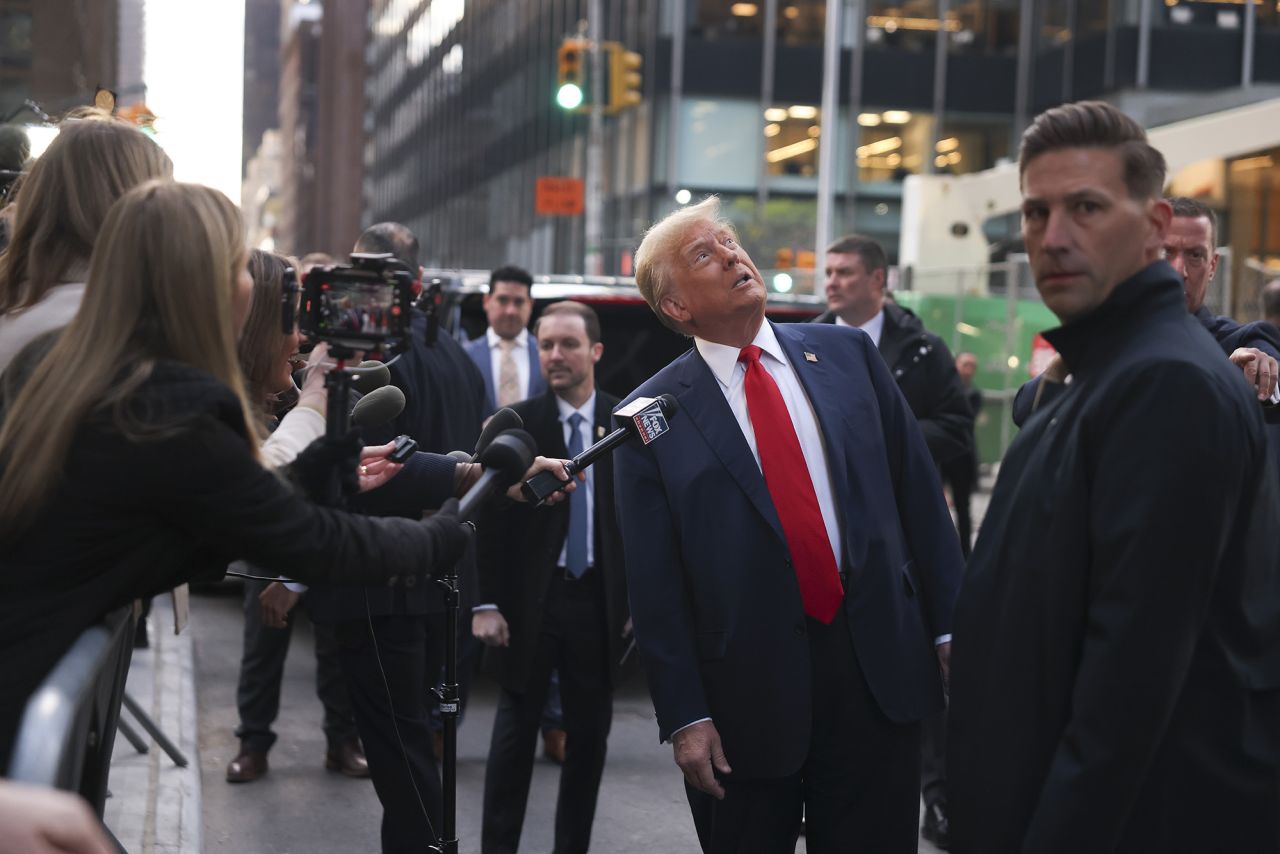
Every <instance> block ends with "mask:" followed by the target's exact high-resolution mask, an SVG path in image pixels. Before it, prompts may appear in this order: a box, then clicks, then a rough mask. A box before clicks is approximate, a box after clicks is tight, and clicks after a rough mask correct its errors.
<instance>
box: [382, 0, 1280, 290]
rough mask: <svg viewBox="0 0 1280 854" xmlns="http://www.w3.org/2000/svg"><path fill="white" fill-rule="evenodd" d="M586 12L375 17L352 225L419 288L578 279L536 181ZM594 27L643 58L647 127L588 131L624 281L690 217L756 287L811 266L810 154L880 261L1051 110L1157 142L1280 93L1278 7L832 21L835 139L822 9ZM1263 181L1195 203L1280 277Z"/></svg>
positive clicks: (1080, 5)
mask: <svg viewBox="0 0 1280 854" xmlns="http://www.w3.org/2000/svg"><path fill="white" fill-rule="evenodd" d="M590 5H591V4H590V3H589V2H588V0H528V2H522V3H519V4H511V3H505V2H500V0H470V2H465V3H464V2H463V0H431V2H425V0H374V2H373V3H372V5H371V10H370V17H369V50H368V64H369V68H368V81H367V99H368V111H369V116H370V128H371V131H370V137H369V142H368V145H367V147H366V157H365V166H366V171H367V177H366V182H365V186H366V192H367V198H366V204H367V206H368V217H369V218H372V219H395V220H399V221H402V222H405V223H407V224H409V225H410V226H411V227H413V228H414V230H415V231H417V232H418V234H419V235H420V237H421V238H422V241H423V245H424V249H425V254H426V256H427V257H428V259H429V260H430V262H431V263H434V264H439V265H450V266H454V265H456V266H463V267H482V268H483V267H491V266H494V265H496V264H499V263H502V262H504V261H513V262H518V263H523V264H525V265H527V266H529V267H531V268H532V269H535V270H537V271H539V272H575V271H580V270H581V269H582V263H583V262H582V257H583V246H582V241H583V238H582V233H583V223H582V218H581V217H560V216H543V215H538V214H537V213H536V212H535V208H534V188H535V182H536V179H537V178H538V177H539V176H579V177H581V176H582V175H583V170H584V166H585V157H586V133H587V118H586V117H585V116H583V115H579V114H574V113H569V112H566V111H564V110H562V109H560V108H559V107H557V106H556V105H555V103H554V93H555V85H556V49H557V47H558V46H559V44H560V43H561V40H562V39H563V38H564V37H566V36H569V35H573V34H576V33H578V32H579V28H580V21H582V19H583V18H584V17H585V16H586V15H587V14H588V9H589V7H590ZM598 5H599V6H602V7H603V20H602V21H601V28H602V32H603V35H604V38H606V39H609V40H614V41H619V42H622V43H623V44H624V45H626V46H627V47H628V48H629V49H631V50H634V51H637V52H639V53H641V54H642V55H643V56H644V69H643V75H644V101H643V103H642V104H641V105H640V106H639V107H638V108H636V109H632V110H628V111H626V112H623V113H621V114H619V115H616V116H612V117H609V118H608V119H606V129H605V134H604V139H605V142H604V166H605V168H604V196H605V202H604V245H603V249H604V256H605V272H606V273H623V274H626V273H629V272H630V250H631V248H632V247H634V246H635V245H636V243H637V242H638V240H639V238H640V236H641V234H642V231H643V228H644V226H645V225H646V224H647V223H649V222H652V221H653V220H654V219H656V218H657V217H660V216H661V215H663V214H664V213H665V212H666V211H668V210H670V209H671V208H673V207H674V206H676V205H677V204H680V203H684V202H687V201H688V200H690V199H695V200H696V199H698V198H700V197H702V196H703V195H705V194H707V193H718V194H720V195H721V197H722V200H723V202H724V204H725V208H726V210H727V211H728V213H729V214H730V216H731V217H732V218H733V219H734V221H735V222H736V223H737V224H738V226H739V228H740V229H741V230H742V231H743V236H744V242H745V243H746V245H747V246H749V247H751V249H752V252H753V255H754V257H755V259H756V261H757V263H758V264H759V265H760V266H761V267H763V268H772V267H778V268H788V267H793V266H804V265H805V264H812V263H813V262H814V260H815V259H814V257H813V240H814V238H813V235H814V223H815V218H816V215H817V192H818V185H819V175H818V163H819V157H820V155H821V149H822V146H823V145H826V144H834V145H835V146H836V153H835V156H834V158H833V160H834V163H835V168H834V193H835V198H834V206H833V208H832V223H831V231H832V233H833V234H838V233H841V232H845V231H853V230H856V231H859V232H863V233H866V234H870V235H873V236H875V237H878V238H880V239H881V240H883V241H884V242H885V243H886V245H887V246H888V248H889V249H890V253H891V255H894V254H895V249H896V246H897V237H898V234H899V232H900V230H901V222H900V219H899V217H900V215H901V211H902V184H903V179H904V178H905V177H906V176H908V175H911V174H921V173H946V174H957V175H963V174H967V173H972V172H978V171H981V170H985V169H988V168H990V167H993V166H995V165H996V164H998V163H1000V162H1001V161H1002V160H1004V159H1007V158H1012V157H1015V156H1016V140H1017V138H1018V134H1019V132H1020V131H1021V129H1022V128H1023V127H1024V126H1025V125H1026V123H1027V121H1028V120H1029V118H1030V117H1032V116H1034V115H1035V114H1036V113H1037V112H1039V111H1041V110H1043V109H1045V108H1047V107H1050V106H1053V105H1055V104H1058V103H1062V102H1064V101H1070V100H1078V99H1082V98H1095V97H1103V98H1107V99H1109V100H1113V101H1116V102H1117V103H1120V104H1121V105H1122V106H1123V107H1124V109H1126V110H1127V111H1129V112H1130V113H1131V114H1133V115H1135V116H1136V117H1138V118H1139V119H1140V120H1143V121H1145V122H1147V123H1148V124H1152V123H1157V122H1160V121H1169V120H1172V119H1174V118H1183V117H1186V116H1181V115H1177V113H1179V111H1181V112H1183V113H1185V112H1187V111H1188V110H1191V111H1193V112H1194V111H1201V112H1208V111H1212V110H1214V109H1219V108H1221V106H1222V105H1227V104H1240V103H1247V102H1249V101H1251V100H1257V99H1261V98H1266V97H1271V96H1274V95H1275V94H1276V92H1277V91H1280V89H1276V88H1274V87H1276V86H1277V85H1278V84H1280V11H1278V9H1277V4H1275V3H1258V4H1241V3H1237V2H1184V0H843V5H842V7H841V8H842V25H841V27H840V39H839V42H840V48H841V51H840V54H841V55H840V65H839V81H840V86H839V93H838V97H837V104H838V107H837V109H836V110H835V114H834V115H832V116H829V117H828V116H824V115H823V114H822V110H821V103H822V82H823V81H822V78H823V56H824V49H823V42H824V39H825V35H826V30H827V26H826V22H827V20H828V18H827V11H828V10H827V7H826V3H825V2H822V1H821V0H757V2H732V0H626V1H625V2H601V3H599V4H598ZM1249 12H1252V15H1250V14H1248V13H1249ZM829 140H834V143H831V142H829ZM1259 158H1261V159H1259ZM1241 159H1243V160H1245V161H1246V163H1245V166H1244V167H1241V166H1240V165H1239V161H1240V160H1241ZM1273 167H1274V158H1272V155H1271V153H1270V152H1268V151H1260V152H1257V153H1255V154H1254V155H1253V156H1252V157H1251V158H1237V159H1232V160H1230V161H1225V160H1224V161H1223V162H1221V163H1219V164H1217V166H1216V167H1215V168H1213V169H1211V170H1210V171H1211V172H1212V173H1213V175H1212V176H1211V180H1207V181H1199V182H1191V183H1192V184H1193V186H1192V189H1193V190H1194V191H1195V194H1197V195H1201V196H1204V197H1205V198H1206V199H1207V200H1208V201H1210V203H1211V204H1213V205H1214V206H1215V207H1216V208H1217V209H1218V210H1220V211H1221V212H1222V213H1223V215H1224V217H1223V219H1224V225H1225V226H1226V231H1227V233H1228V234H1229V235H1230V240H1231V244H1232V248H1233V254H1234V255H1235V256H1236V257H1238V258H1246V257H1253V258H1256V259H1263V260H1265V259H1268V258H1272V257H1280V198H1278V197H1277V195H1276V194H1275V193H1274V192H1273V191H1271V189H1270V187H1271V186H1272V183H1273V180H1274V179H1273V177H1272V176H1274V175H1275V174H1276V173H1275V172H1274V170H1273ZM1182 184H1183V185H1185V184H1187V181H1185V180H1184V181H1183V182H1182ZM1245 220H1247V221H1248V223H1249V224H1248V226H1243V225H1237V223H1242V222H1244V221H1245ZM984 232H985V234H986V237H987V239H988V241H989V242H990V243H991V244H992V246H993V247H996V249H997V256H998V253H999V250H1000V249H1001V248H1003V249H1005V250H1010V249H1012V250H1015V251H1016V249H1017V248H1018V247H1017V233H1016V232H1017V224H1016V219H1015V218H1014V217H1010V216H1001V217H996V218H993V219H991V220H989V221H988V222H987V223H985V225H984ZM1237 232H1241V233H1242V234H1244V233H1246V232H1247V234H1246V235H1245V236H1243V237H1241V236H1239V235H1237Z"/></svg>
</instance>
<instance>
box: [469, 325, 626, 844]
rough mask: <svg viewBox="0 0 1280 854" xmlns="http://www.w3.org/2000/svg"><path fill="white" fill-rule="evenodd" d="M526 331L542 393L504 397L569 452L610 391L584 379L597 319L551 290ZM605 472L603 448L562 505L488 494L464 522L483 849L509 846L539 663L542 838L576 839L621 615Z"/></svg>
mask: <svg viewBox="0 0 1280 854" xmlns="http://www.w3.org/2000/svg"><path fill="white" fill-rule="evenodd" d="M534 329H535V331H536V333H537V340H538V346H539V349H540V350H541V352H542V361H541V364H542V370H543V371H544V373H545V374H546V379H547V382H548V384H549V385H550V391H548V392H546V393H544V394H540V395H538V396H536V397H533V398H530V399H529V400H526V401H523V402H521V403H518V404H516V405H515V406H514V407H513V408H514V409H515V411H516V412H518V413H519V414H520V416H521V418H523V419H524V426H525V429H526V430H528V431H529V433H530V434H531V435H532V436H533V437H534V439H536V440H537V442H538V447H539V448H541V449H542V450H543V452H545V453H560V454H561V455H562V456H563V455H567V456H570V457H572V456H576V455H577V454H580V453H581V452H582V451H583V450H584V449H585V448H587V447H589V446H591V445H592V444H594V443H595V442H596V441H597V440H598V439H599V438H600V437H602V436H603V435H605V433H606V432H607V431H608V430H609V429H611V425H610V420H611V419H610V412H611V411H612V409H613V407H614V405H616V404H617V402H618V399H617V398H616V397H613V396H612V395H609V394H606V393H605V392H603V391H599V390H598V389H596V387H595V364H596V362H598V361H599V360H600V356H601V354H602V353H603V352H604V345H603V344H602V343H601V341H600V320H599V318H598V317H596V313H595V312H594V311H593V310H592V309H591V307H590V306H587V305H584V304H581V303H576V302H571V301H565V302H559V303H552V304H551V305H549V306H547V308H546V310H545V311H544V312H543V313H542V316H541V317H539V318H538V322H537V324H535V326H534ZM613 483H614V481H613V462H612V460H611V459H609V458H608V457H605V458H604V459H602V460H599V461H598V462H597V463H595V465H593V466H591V467H589V468H588V469H586V481H585V483H583V484H580V486H582V487H583V488H580V489H578V490H577V491H576V492H574V493H573V495H571V496H570V497H569V500H568V501H567V502H566V503H563V504H560V505H558V506H556V507H554V508H551V509H546V508H541V507H531V506H529V505H527V504H516V503H508V504H497V505H494V506H493V507H491V508H489V509H488V510H487V511H486V513H485V514H484V515H483V516H482V517H481V518H480V519H479V520H478V528H479V532H480V536H479V540H478V543H479V555H478V564H479V569H480V600H481V602H482V603H483V604H481V605H480V606H478V607H477V608H476V609H475V613H474V615H473V617H472V627H473V632H474V634H475V636H476V637H477V638H479V639H480V640H482V641H483V642H484V643H486V644H487V645H489V646H491V647H493V650H492V651H493V652H494V653H495V654H496V655H495V658H496V664H497V672H498V682H499V684H500V685H501V687H502V692H501V694H500V696H499V699H498V711H497V715H496V716H495V718H494V722H493V740H492V743H491V744H490V747H489V760H488V763H487V765H486V768H485V781H484V824H483V834H482V838H481V848H480V850H481V851H482V852H484V854H515V851H516V849H517V848H518V847H519V843H520V831H521V828H522V826H523V823H524V814H525V804H526V802H527V800H528V796H529V782H530V778H531V776H532V773H533V758H534V746H535V741H536V738H537V732H538V724H539V721H540V719H541V718H542V711H543V707H544V705H545V703H546V698H547V688H548V677H549V676H550V674H551V670H552V668H558V670H559V673H560V690H561V694H562V701H563V709H564V727H565V730H566V733H567V740H566V751H565V759H564V769H563V770H562V771H561V773H560V794H559V798H558V802H557V805H556V820H555V828H556V833H555V840H556V841H555V849H554V850H555V852H556V854H581V852H585V851H586V850H587V847H588V845H589V843H590V840H591V825H592V820H593V819H594V817H595V809H596V796H597V794H598V792H599V788H600V778H601V775H602V773H603V771H604V760H605V745H606V740H607V738H608V735H609V726H610V722H611V720H612V715H613V701H612V686H613V685H614V684H615V678H616V676H617V673H618V668H619V660H620V659H621V658H622V654H623V647H624V645H625V643H626V637H625V629H626V628H627V617H628V613H627V592H626V584H625V581H624V575H623V567H622V546H621V542H620V540H619V536H618V530H617V519H616V517H615V515H614V502H613V494H614V488H613Z"/></svg>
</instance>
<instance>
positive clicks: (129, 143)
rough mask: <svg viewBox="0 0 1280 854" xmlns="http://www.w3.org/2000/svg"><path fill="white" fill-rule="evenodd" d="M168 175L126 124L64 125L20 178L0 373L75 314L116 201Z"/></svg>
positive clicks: (7, 261)
mask: <svg viewBox="0 0 1280 854" xmlns="http://www.w3.org/2000/svg"><path fill="white" fill-rule="evenodd" d="M104 116H106V114H104ZM172 175H173V163H172V162H171V161H170V160H169V156H168V155H167V154H165V153H164V151H163V150H162V149H161V148H160V146H158V145H156V143H155V142H154V141H152V140H151V139H150V138H149V137H148V136H147V135H146V134H144V133H143V132H142V131H140V130H138V129H137V128H136V127H134V126H132V125H130V124H127V123H125V122H122V121H116V120H113V119H110V117H109V116H106V117H105V118H97V119H77V120H70V121H64V122H63V123H62V125H61V126H60V129H59V133H58V135H57V136H56V137H55V138H54V140H53V142H51V143H50V144H49V148H48V149H47V150H46V151H45V152H44V154H42V155H41V156H40V158H39V159H38V160H36V162H35V164H34V165H33V166H32V167H31V169H30V171H29V172H28V173H27V174H26V175H25V176H24V178H23V179H22V189H21V191H20V195H19V198H18V200H17V203H16V209H17V214H16V217H15V219H14V222H13V231H12V234H11V237H10V241H9V246H8V248H7V249H6V250H5V252H4V254H3V255H0V370H2V369H3V368H4V366H5V365H7V364H8V363H9V362H10V360H12V359H13V357H14V356H15V355H16V354H17V353H18V351H19V350H21V349H22V348H23V347H24V346H25V345H26V344H27V343H28V342H29V341H31V340H32V339H33V338H35V337H37V336H38V335H41V334H42V333H44V332H47V331H49V330H51V329H58V328H60V327H62V326H65V325H66V324H67V323H68V322H69V321H70V320H71V318H72V317H73V316H74V315H75V313H76V309H77V308H79V306H80V300H81V298H82V296H83V294H84V287H85V275H86V273H87V272H88V267H89V255H90V253H91V252H92V251H93V243H94V240H95V239H96V238H97V236H98V230H99V229H100V228H101V227H102V221H103V220H104V219H105V218H106V216H107V211H108V210H110V208H111V206H112V204H114V203H115V201H116V199H118V198H120V197H121V196H122V195H124V194H125V192H127V191H128V190H130V189H131V188H133V187H136V186H138V185H139V184H141V183H142V182H144V181H147V180H150V179H152V178H169V177H172Z"/></svg>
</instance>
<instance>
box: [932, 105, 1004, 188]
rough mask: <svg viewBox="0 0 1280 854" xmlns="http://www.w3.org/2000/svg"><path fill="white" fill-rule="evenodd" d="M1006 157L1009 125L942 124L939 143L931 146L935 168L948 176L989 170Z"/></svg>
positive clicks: (987, 123) (957, 122)
mask: <svg viewBox="0 0 1280 854" xmlns="http://www.w3.org/2000/svg"><path fill="white" fill-rule="evenodd" d="M1007 156H1009V122H1008V121H990V122H979V121H959V120H952V119H945V118H944V120H943V122H942V134H941V139H939V140H938V141H937V142H936V143H934V155H933V164H934V168H935V169H936V170H937V171H939V172H943V173H946V174H949V175H964V174H967V173H969V172H980V171H982V170H983V169H990V168H991V167H992V166H995V165H996V163H997V162H998V161H999V160H1000V158H1002V157H1007Z"/></svg>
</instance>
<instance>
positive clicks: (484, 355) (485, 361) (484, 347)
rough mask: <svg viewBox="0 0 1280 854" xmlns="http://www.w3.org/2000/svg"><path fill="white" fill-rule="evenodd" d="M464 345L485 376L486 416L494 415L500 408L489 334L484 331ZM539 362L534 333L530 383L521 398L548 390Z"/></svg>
mask: <svg viewBox="0 0 1280 854" xmlns="http://www.w3.org/2000/svg"><path fill="white" fill-rule="evenodd" d="M463 347H464V349H465V350H466V351H467V355H468V356H470V357H471V361H473V362H475V363H476V367H477V368H479V369H480V374H481V376H483V377H484V405H485V410H484V413H485V415H486V416H488V415H492V414H493V413H494V412H496V411H497V410H498V404H497V400H498V392H497V390H496V389H497V386H495V385H494V379H493V359H492V358H491V354H490V352H489V336H488V334H487V333H482V334H481V335H480V336H479V337H478V338H475V339H473V340H471V341H468V342H467V343H466V344H464V345H463ZM539 364H540V362H539V356H538V342H537V341H536V340H534V337H533V335H530V336H529V385H528V387H527V388H526V389H525V391H524V397H523V398H521V400H528V399H529V398H531V397H536V396H538V395H540V394H542V393H543V392H544V391H546V390H547V381H546V380H545V379H543V378H542V371H541V370H539V369H538V365H539Z"/></svg>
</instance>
